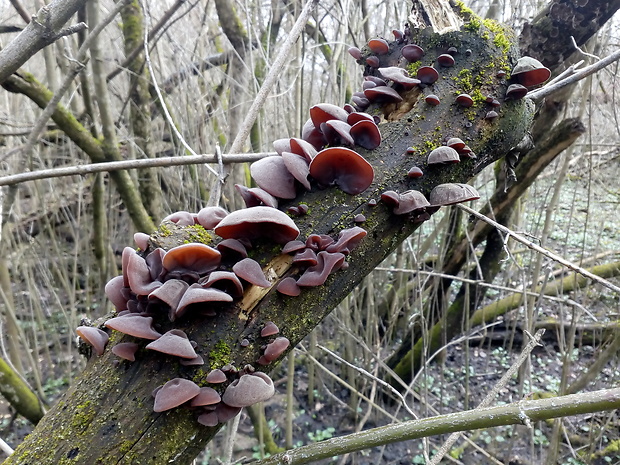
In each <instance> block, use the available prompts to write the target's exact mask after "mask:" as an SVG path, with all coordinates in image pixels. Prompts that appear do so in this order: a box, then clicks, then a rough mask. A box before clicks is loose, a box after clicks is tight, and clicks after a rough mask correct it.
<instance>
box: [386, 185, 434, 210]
mask: <svg viewBox="0 0 620 465" xmlns="http://www.w3.org/2000/svg"><path fill="white" fill-rule="evenodd" d="M429 205H430V202H429V201H428V200H427V199H426V197H424V194H422V192H419V191H416V190H410V191H405V192H402V193H401V194H400V195H399V203H398V207H397V208H395V209H394V214H396V215H404V214H405V213H411V212H413V211H417V210H424V209H425V208H426V207H428V206H429Z"/></svg>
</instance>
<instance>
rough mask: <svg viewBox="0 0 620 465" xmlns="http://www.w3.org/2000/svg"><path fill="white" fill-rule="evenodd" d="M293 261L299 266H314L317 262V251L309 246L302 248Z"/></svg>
mask: <svg viewBox="0 0 620 465" xmlns="http://www.w3.org/2000/svg"><path fill="white" fill-rule="evenodd" d="M293 263H294V264H295V265H299V266H314V265H316V264H317V258H316V253H315V252H314V250H312V249H309V248H306V249H304V250H301V251H299V252H297V253H296V254H295V256H294V257H293Z"/></svg>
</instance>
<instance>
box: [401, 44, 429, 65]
mask: <svg viewBox="0 0 620 465" xmlns="http://www.w3.org/2000/svg"><path fill="white" fill-rule="evenodd" d="M400 53H401V54H402V55H403V57H404V58H405V60H407V61H408V62H409V63H413V62H414V61H418V60H420V59H421V58H422V57H423V56H424V50H423V49H422V47H420V46H419V45H415V44H409V45H405V46H404V47H403V48H402V50H401V51H400Z"/></svg>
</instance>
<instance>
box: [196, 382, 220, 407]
mask: <svg viewBox="0 0 620 465" xmlns="http://www.w3.org/2000/svg"><path fill="white" fill-rule="evenodd" d="M221 400H222V398H221V396H220V395H219V394H218V392H217V391H216V390H215V389H213V388H210V387H208V386H207V387H202V388H200V393H199V394H198V395H197V396H196V397H194V398H193V399H192V402H191V404H190V405H191V406H192V407H202V406H203V405H213V404H217V403H218V402H220V401H221Z"/></svg>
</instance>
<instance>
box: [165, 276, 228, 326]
mask: <svg viewBox="0 0 620 465" xmlns="http://www.w3.org/2000/svg"><path fill="white" fill-rule="evenodd" d="M232 301H233V298H232V296H230V295H229V294H227V293H226V292H224V291H220V290H219V289H215V288H212V287H209V288H204V287H202V286H201V285H200V284H192V285H191V286H190V287H189V288H188V289H187V291H185V294H183V297H182V298H181V301H180V302H179V305H178V306H177V308H176V311H175V317H176V318H180V317H182V316H183V315H184V314H185V312H186V311H187V307H188V306H189V305H192V304H198V303H207V302H215V303H222V302H232Z"/></svg>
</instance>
